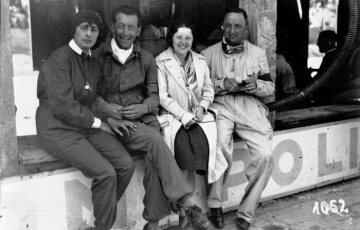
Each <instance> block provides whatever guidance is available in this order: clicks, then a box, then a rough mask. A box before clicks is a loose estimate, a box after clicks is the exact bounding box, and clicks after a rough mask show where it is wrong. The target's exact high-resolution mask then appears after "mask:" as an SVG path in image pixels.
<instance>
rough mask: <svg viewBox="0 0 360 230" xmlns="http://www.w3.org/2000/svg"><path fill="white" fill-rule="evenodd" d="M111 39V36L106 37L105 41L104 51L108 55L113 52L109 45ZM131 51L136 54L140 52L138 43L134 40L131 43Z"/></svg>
mask: <svg viewBox="0 0 360 230" xmlns="http://www.w3.org/2000/svg"><path fill="white" fill-rule="evenodd" d="M111 40H112V37H111V38H108V39H107V40H106V42H105V46H104V47H105V53H107V54H108V55H112V53H113V50H112V47H111ZM132 53H134V54H135V55H136V56H137V54H138V53H140V45H139V43H138V42H137V41H136V40H135V41H134V43H133V51H132Z"/></svg>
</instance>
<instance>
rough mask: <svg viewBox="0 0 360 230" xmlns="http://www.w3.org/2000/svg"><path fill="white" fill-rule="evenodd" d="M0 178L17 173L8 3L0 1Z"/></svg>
mask: <svg viewBox="0 0 360 230" xmlns="http://www.w3.org/2000/svg"><path fill="white" fill-rule="evenodd" d="M0 4H1V33H0V36H1V52H0V53H1V63H0V64H1V65H0V177H7V176H12V175H16V174H17V173H18V168H19V163H18V153H17V139H16V130H15V105H14V86H13V65H12V52H11V33H10V17H9V1H3V0H1V2H0Z"/></svg>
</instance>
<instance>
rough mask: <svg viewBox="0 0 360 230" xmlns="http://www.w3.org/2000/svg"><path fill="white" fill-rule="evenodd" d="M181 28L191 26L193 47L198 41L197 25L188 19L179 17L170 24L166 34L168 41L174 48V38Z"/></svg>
mask: <svg viewBox="0 0 360 230" xmlns="http://www.w3.org/2000/svg"><path fill="white" fill-rule="evenodd" d="M179 28H189V29H190V30H191V33H192V35H193V39H194V40H193V43H192V46H191V47H194V46H195V43H196V32H195V31H196V30H195V26H194V25H193V24H192V23H190V22H189V21H188V20H186V19H178V20H175V21H173V22H172V23H171V24H170V26H169V30H168V33H167V35H166V42H167V43H168V44H169V46H170V47H171V48H174V46H173V41H172V38H173V36H174V34H176V32H177V31H178V29H179Z"/></svg>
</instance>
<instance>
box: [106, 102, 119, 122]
mask: <svg viewBox="0 0 360 230" xmlns="http://www.w3.org/2000/svg"><path fill="white" fill-rule="evenodd" d="M122 110H123V107H122V106H121V105H118V104H112V103H108V104H107V105H105V107H104V113H105V114H106V115H108V116H109V117H111V118H114V119H119V120H121V119H122Z"/></svg>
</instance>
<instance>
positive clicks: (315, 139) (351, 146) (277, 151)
mask: <svg viewBox="0 0 360 230" xmlns="http://www.w3.org/2000/svg"><path fill="white" fill-rule="evenodd" d="M359 130H360V119H353V120H348V121H342V122H334V123H328V124H322V125H316V126H311V127H305V128H297V129H292V130H287V131H281V132H276V133H275V136H274V142H273V153H272V155H273V158H274V162H275V170H274V172H273V173H272V176H271V178H270V181H269V183H268V185H267V186H266V188H265V190H264V192H263V195H262V200H270V199H273V198H277V197H282V196H285V195H289V194H293V193H296V192H300V191H304V190H307V189H309V188H313V187H317V186H322V185H324V184H327V183H331V182H334V181H339V180H342V179H343V178H349V177H355V176H359V175H360V170H359V165H360V145H359V143H360V135H359V134H360V132H359ZM235 152H236V153H235V154H234V158H235V159H234V166H233V168H232V169H231V173H230V177H229V180H228V181H227V183H226V184H225V186H224V189H223V196H224V200H225V202H224V208H225V209H226V210H234V209H236V207H237V205H238V203H239V202H240V200H241V198H242V196H243V194H244V189H245V186H246V183H247V181H246V178H245V174H244V168H245V167H246V165H247V164H248V163H249V157H250V155H249V151H248V150H247V149H246V147H245V146H244V143H242V142H237V143H236V144H235ZM143 164H144V161H142V160H140V161H137V162H136V170H135V174H134V176H133V178H132V180H131V182H130V185H129V187H128V188H127V190H126V194H125V195H124V197H122V199H121V201H120V202H119V204H118V210H119V212H118V217H117V221H116V224H115V225H114V228H113V229H131V230H133V229H134V230H140V229H142V227H143V225H144V223H145V221H144V220H143V219H142V216H141V214H142V210H143V204H142V199H143V195H144V189H143V186H142V178H143V175H144V165H143ZM0 183H1V184H0V187H1V193H0V199H1V200H0V204H1V207H0V216H2V218H0V229H6V230H15V229H16V230H17V229H27V230H48V229H49V226H51V229H52V230H77V229H79V226H80V227H85V226H87V225H89V224H91V223H92V222H93V216H92V215H91V210H92V205H91V202H90V190H89V188H90V180H89V179H86V178H85V177H84V176H83V175H82V174H81V173H80V172H79V171H76V170H74V169H67V170H57V171H54V172H47V173H42V174H37V175H32V176H27V177H13V178H6V179H4V180H2V181H1V182H0ZM197 183H198V184H199V186H198V188H197V190H196V192H195V197H196V199H197V202H198V204H199V205H200V206H201V207H203V208H206V207H205V197H206V195H205V184H204V181H203V180H201V179H200V178H197ZM204 210H205V209H204ZM176 218H177V217H176V216H175V215H172V216H170V217H169V218H165V219H164V220H163V221H162V224H163V225H171V224H174V223H175V222H176ZM26 227H27V228H26ZM80 229H81V228H80Z"/></svg>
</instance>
